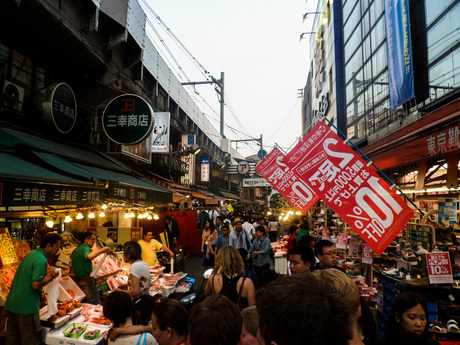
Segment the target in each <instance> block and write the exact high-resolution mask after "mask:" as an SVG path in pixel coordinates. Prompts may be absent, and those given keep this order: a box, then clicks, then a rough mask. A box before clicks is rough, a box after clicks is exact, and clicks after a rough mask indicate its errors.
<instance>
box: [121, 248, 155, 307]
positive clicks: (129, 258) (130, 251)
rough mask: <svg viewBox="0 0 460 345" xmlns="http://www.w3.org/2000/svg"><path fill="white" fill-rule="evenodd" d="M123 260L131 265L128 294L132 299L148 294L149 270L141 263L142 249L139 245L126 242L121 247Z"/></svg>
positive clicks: (143, 262) (144, 263)
mask: <svg viewBox="0 0 460 345" xmlns="http://www.w3.org/2000/svg"><path fill="white" fill-rule="evenodd" d="M123 260H124V261H125V262H126V263H128V264H131V269H130V271H129V280H128V294H129V295H130V296H131V297H132V298H134V297H139V296H140V295H142V294H148V293H149V289H150V270H149V266H148V265H147V263H146V262H145V261H142V249H141V246H140V245H139V243H137V242H134V241H128V242H126V243H125V244H124V245H123Z"/></svg>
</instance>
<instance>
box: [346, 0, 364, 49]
mask: <svg viewBox="0 0 460 345" xmlns="http://www.w3.org/2000/svg"><path fill="white" fill-rule="evenodd" d="M343 20H344V22H345V21H346V23H345V25H344V27H343V36H344V37H343V39H344V41H347V39H348V38H349V37H350V36H351V35H352V34H353V33H354V32H355V31H356V27H358V29H359V28H360V26H359V23H360V22H361V11H360V8H359V5H357V6H356V7H355V8H354V9H353V12H352V13H351V14H350V17H348V18H346V17H344V18H343ZM360 34H361V32H360Z"/></svg>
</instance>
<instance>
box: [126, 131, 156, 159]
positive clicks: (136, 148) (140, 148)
mask: <svg viewBox="0 0 460 345" xmlns="http://www.w3.org/2000/svg"><path fill="white" fill-rule="evenodd" d="M152 136H153V134H150V135H149V136H148V137H147V138H146V139H145V140H144V141H142V142H140V143H138V144H135V145H121V153H123V154H125V155H127V156H131V157H133V158H136V159H138V160H140V161H143V162H146V163H152V140H153V138H152Z"/></svg>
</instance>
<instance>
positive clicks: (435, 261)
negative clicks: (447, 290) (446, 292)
mask: <svg viewBox="0 0 460 345" xmlns="http://www.w3.org/2000/svg"><path fill="white" fill-rule="evenodd" d="M426 264H427V268H428V276H429V277H430V284H452V283H453V282H454V280H453V278H452V266H451V264H450V257H449V253H448V252H442V253H441V252H436V253H426Z"/></svg>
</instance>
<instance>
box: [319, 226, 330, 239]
mask: <svg viewBox="0 0 460 345" xmlns="http://www.w3.org/2000/svg"><path fill="white" fill-rule="evenodd" d="M330 237H331V231H330V230H329V228H323V231H322V237H321V238H322V239H323V240H329V239H330Z"/></svg>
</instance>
